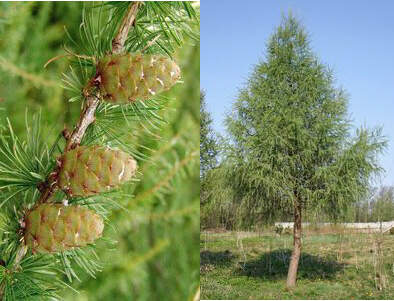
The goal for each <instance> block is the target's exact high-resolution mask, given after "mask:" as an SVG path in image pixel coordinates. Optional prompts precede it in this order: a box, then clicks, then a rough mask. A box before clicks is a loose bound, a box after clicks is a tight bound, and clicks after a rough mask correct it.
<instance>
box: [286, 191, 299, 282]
mask: <svg viewBox="0 0 394 301" xmlns="http://www.w3.org/2000/svg"><path fill="white" fill-rule="evenodd" d="M293 238H294V243H293V244H294V248H293V252H292V254H291V259H290V265H289V271H288V273H287V282H286V286H287V288H290V289H291V288H293V287H294V286H295V284H296V279H297V270H298V262H299V260H300V255H301V204H300V202H299V200H298V199H296V200H295V202H294V227H293Z"/></svg>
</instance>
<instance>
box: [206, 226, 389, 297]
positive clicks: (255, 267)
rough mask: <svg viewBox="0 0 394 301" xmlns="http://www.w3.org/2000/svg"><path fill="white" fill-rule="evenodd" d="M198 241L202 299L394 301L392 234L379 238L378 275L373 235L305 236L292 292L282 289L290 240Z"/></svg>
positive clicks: (228, 236) (225, 236) (211, 237)
mask: <svg viewBox="0 0 394 301" xmlns="http://www.w3.org/2000/svg"><path fill="white" fill-rule="evenodd" d="M200 241H201V243H200V259H201V268H200V272H201V293H202V296H201V299H208V300H209V299H394V235H384V236H383V243H382V247H381V249H382V250H383V257H382V258H383V259H382V260H383V269H382V270H380V272H378V273H377V271H376V269H375V265H374V262H376V256H375V245H374V241H376V236H374V235H371V234H335V233H334V234H309V235H306V236H304V237H303V250H302V252H303V255H302V257H301V261H300V266H299V271H298V280H297V287H296V288H295V289H294V290H293V291H287V290H286V289H285V281H286V275H287V267H288V262H289V258H290V254H291V248H292V238H291V236H289V235H282V236H280V237H279V236H276V235H274V234H270V233H268V232H267V233H266V234H265V233H261V234H257V233H249V234H248V235H243V238H242V240H240V239H238V240H237V236H236V233H235V232H233V233H232V232H225V233H202V234H201V240H200ZM376 275H377V276H378V277H376ZM379 277H380V278H381V279H384V282H385V288H384V289H383V290H379V289H378V288H377V286H376V282H377V280H378V279H379ZM378 283H379V282H378Z"/></svg>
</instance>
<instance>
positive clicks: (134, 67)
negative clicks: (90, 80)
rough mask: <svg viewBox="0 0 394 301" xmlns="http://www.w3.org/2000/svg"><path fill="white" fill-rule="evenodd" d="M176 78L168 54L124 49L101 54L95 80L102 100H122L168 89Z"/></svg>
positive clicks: (125, 100) (148, 96)
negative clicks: (120, 52) (153, 53)
mask: <svg viewBox="0 0 394 301" xmlns="http://www.w3.org/2000/svg"><path fill="white" fill-rule="evenodd" d="M179 78H180V69H179V67H178V65H177V64H176V63H175V62H174V61H172V60H171V59H170V58H168V57H165V56H162V55H151V54H141V53H134V54H130V53H126V54H120V55H117V54H110V55H107V56H105V57H103V58H102V59H101V60H100V61H99V63H98V65H97V72H96V77H95V81H96V82H98V83H99V89H100V92H101V95H102V97H103V99H104V100H105V101H108V102H111V103H117V104H125V103H130V102H134V101H136V100H145V99H149V98H151V97H152V96H154V95H156V94H158V93H160V92H163V91H165V90H168V89H170V88H171V87H172V86H173V85H174V84H175V83H176V82H177V81H178V79H179Z"/></svg>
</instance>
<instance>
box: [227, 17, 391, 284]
mask: <svg viewBox="0 0 394 301" xmlns="http://www.w3.org/2000/svg"><path fill="white" fill-rule="evenodd" d="M347 102H348V100H347V96H346V94H345V92H344V91H343V90H342V89H338V88H336V87H335V86H334V82H333V76H332V73H331V71H330V70H329V69H328V68H327V67H326V66H324V65H323V64H322V63H321V62H320V61H319V60H318V59H317V57H316V56H315V55H314V54H313V52H312V50H311V48H310V46H309V42H308V36H307V34H306V32H305V30H304V29H303V28H302V26H301V25H300V24H299V22H298V21H297V20H296V19H295V18H294V17H293V16H292V15H289V16H288V17H287V18H284V19H283V21H282V24H281V25H280V26H279V27H278V28H277V30H276V31H275V33H274V34H273V35H272V36H271V38H270V40H269V43H268V46H267V55H266V59H265V61H261V62H259V63H258V64H257V65H256V66H255V68H254V71H253V72H252V74H251V76H250V78H249V80H248V82H247V84H246V87H245V88H243V89H242V90H241V92H240V94H239V97H238V99H237V100H236V102H235V104H234V108H233V112H232V114H231V115H230V116H229V117H228V118H227V127H228V131H229V133H230V135H231V137H232V139H233V153H232V157H231V159H232V160H233V161H234V173H233V175H232V178H233V182H234V185H235V189H236V191H237V192H238V193H239V194H240V195H241V196H242V199H243V202H247V203H248V207H249V208H250V210H249V214H250V215H252V214H255V213H261V212H264V213H266V214H267V215H266V216H267V220H268V219H271V218H272V217H273V216H278V215H280V214H283V212H289V211H292V213H293V219H294V230H293V237H294V248H293V252H292V255H291V260H290V265H289V270H288V276H287V287H288V288H291V287H294V286H295V283H296V274H297V269H298V262H299V258H300V253H301V235H302V232H301V231H302V229H301V221H302V214H303V212H304V211H305V210H307V209H309V208H314V207H319V208H321V209H322V210H325V211H326V212H327V213H328V214H329V215H330V216H338V215H339V214H340V213H341V212H342V209H343V208H346V207H347V206H348V205H349V204H351V203H353V202H355V201H357V200H358V199H360V198H361V197H362V196H363V195H365V194H366V193H367V191H368V187H369V183H370V180H371V176H373V175H374V174H375V173H377V172H379V171H380V170H381V169H380V167H379V165H378V164H377V155H378V154H379V153H380V152H381V151H382V149H383V148H384V146H385V140H384V139H383V138H382V137H381V134H380V130H379V129H376V130H369V129H367V128H361V129H358V130H357V131H356V133H355V135H354V136H351V123H350V121H349V120H348V117H347Z"/></svg>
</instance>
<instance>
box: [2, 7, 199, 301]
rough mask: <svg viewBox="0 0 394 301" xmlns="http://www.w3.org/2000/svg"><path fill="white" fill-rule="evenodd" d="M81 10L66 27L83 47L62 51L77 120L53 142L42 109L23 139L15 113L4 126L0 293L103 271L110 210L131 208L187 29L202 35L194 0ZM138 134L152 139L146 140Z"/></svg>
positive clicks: (18, 296)
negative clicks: (101, 245) (74, 27)
mask: <svg viewBox="0 0 394 301" xmlns="http://www.w3.org/2000/svg"><path fill="white" fill-rule="evenodd" d="M82 16H83V20H82V24H81V26H80V33H81V37H80V39H79V40H78V39H77V38H76V37H72V36H70V35H69V38H70V41H71V43H74V49H77V51H78V52H77V53H74V52H72V51H70V50H69V48H67V47H66V48H65V49H66V52H67V53H66V54H65V55H63V57H64V56H66V57H68V58H69V59H71V64H70V72H68V73H67V74H65V75H64V79H63V81H64V85H65V87H66V88H67V89H69V90H70V93H71V94H72V96H71V97H70V101H81V107H82V110H81V112H80V115H79V118H78V120H77V122H76V124H75V126H74V127H73V128H72V129H67V128H65V129H64V130H63V131H62V133H60V134H59V135H58V137H57V139H56V141H55V142H54V143H52V144H50V142H49V141H47V139H46V138H47V135H46V133H43V130H42V128H41V121H40V116H39V115H36V116H34V117H33V118H31V117H29V116H28V114H26V115H27V117H26V125H27V135H26V136H27V137H26V138H25V139H23V138H18V137H17V136H16V135H15V133H14V130H13V127H12V126H11V123H10V122H9V121H8V120H7V124H6V125H5V126H4V127H2V128H1V135H0V155H1V161H0V188H1V195H0V197H1V201H0V207H1V210H0V214H1V219H2V225H1V240H2V242H1V244H0V258H1V265H0V296H1V299H2V300H25V299H38V300H45V299H51V300H53V299H59V298H60V297H59V295H58V293H59V291H60V290H61V289H63V288H65V287H69V285H68V284H67V282H66V281H64V280H63V276H65V277H66V278H68V280H69V281H71V280H72V279H79V277H78V271H80V270H84V271H85V272H87V273H88V274H89V275H91V276H94V275H95V274H96V272H98V271H99V270H100V268H101V266H100V264H99V263H98V261H97V255H96V250H95V249H96V245H95V243H96V242H98V241H100V240H103V241H105V240H106V238H105V233H104V234H103V230H105V228H107V226H108V225H110V224H111V220H110V217H111V214H112V213H113V212H116V211H119V210H126V208H124V207H122V206H121V203H120V202H121V201H122V200H123V199H130V198H131V194H130V193H129V192H130V191H132V190H133V188H132V187H133V185H134V184H133V181H132V180H133V179H134V180H135V179H136V178H141V177H143V174H141V171H138V166H139V165H140V164H141V165H143V164H142V163H143V162H144V161H149V160H150V157H152V154H148V155H146V153H145V152H143V151H141V149H144V148H147V144H148V143H151V142H152V140H155V141H156V140H157V139H158V138H159V137H158V136H157V134H156V133H155V134H153V133H152V131H150V129H151V128H155V129H159V128H160V127H161V126H162V125H163V124H164V122H165V119H164V118H163V116H165V114H164V111H163V109H164V108H165V103H166V102H167V101H168V99H167V98H166V97H164V96H163V95H162V93H161V92H163V91H165V90H169V89H171V87H172V86H173V85H177V82H178V80H179V78H180V76H181V74H182V70H180V69H179V67H178V64H177V62H176V60H175V58H174V57H173V55H174V52H175V50H176V49H177V48H178V47H179V46H181V45H182V44H183V41H184V39H185V37H186V36H187V37H189V38H191V39H195V40H197V39H198V28H197V26H191V25H190V24H191V23H190V22H189V21H190V20H194V21H196V23H198V16H197V14H196V12H195V10H194V8H193V6H192V5H191V3H187V2H167V3H160V2H113V3H100V4H97V3H95V4H92V5H87V7H86V8H84V10H83V13H82ZM197 25H198V24H197ZM76 40H78V42H76ZM57 59H59V57H56V58H53V59H51V60H50V61H49V62H48V63H51V62H53V61H54V60H57ZM2 67H3V68H11V69H13V70H15V68H14V66H13V65H10V64H7V62H4V61H3V62H2ZM17 72H18V73H19V75H21V76H25V77H27V78H30V79H32V80H37V78H36V77H34V76H31V75H30V74H28V73H26V72H25V73H23V72H20V70H19V69H18V70H17ZM38 80H40V79H39V78H38ZM196 103H198V101H196ZM31 119H33V122H30V120H31ZM141 133H143V134H144V135H145V137H147V136H148V135H147V133H151V138H150V139H151V140H148V139H146V141H139V139H138V138H139V135H141ZM152 136H153V138H152ZM167 138H168V137H167ZM188 156H190V157H191V158H192V157H193V156H194V155H193V156H192V155H190V154H188ZM184 164H186V163H184ZM182 166H183V165H180V166H178V167H177V168H178V169H179V170H180V169H181V167H182ZM157 190H159V191H160V187H159V188H157ZM148 196H149V194H148ZM128 214H130V211H128ZM101 236H104V238H102V239H100V237H101ZM108 243H109V242H108ZM76 267H78V269H76Z"/></svg>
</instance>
